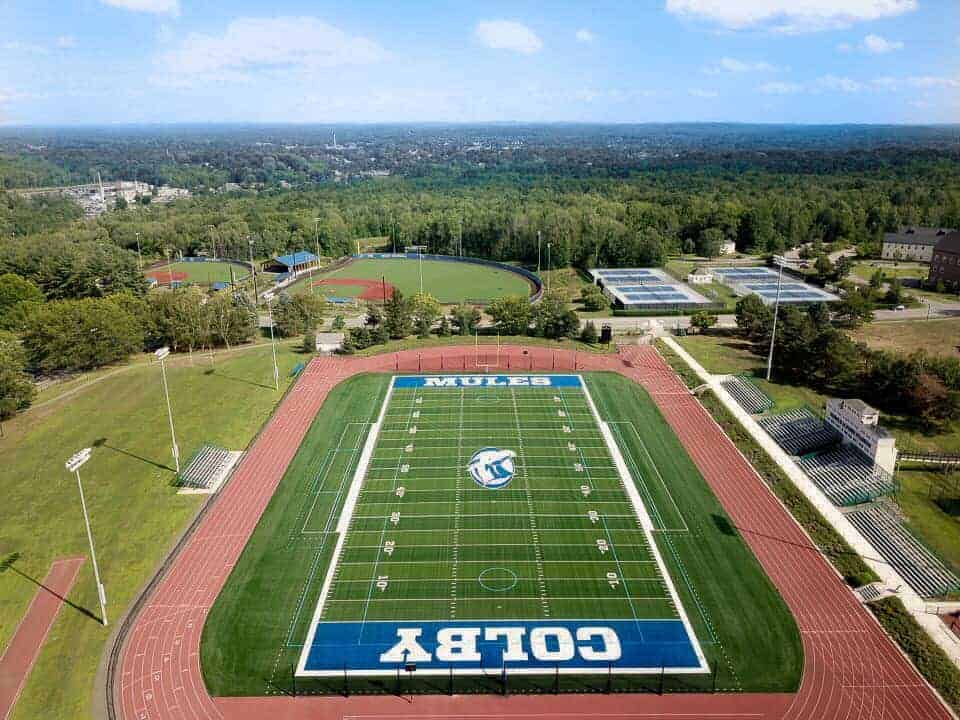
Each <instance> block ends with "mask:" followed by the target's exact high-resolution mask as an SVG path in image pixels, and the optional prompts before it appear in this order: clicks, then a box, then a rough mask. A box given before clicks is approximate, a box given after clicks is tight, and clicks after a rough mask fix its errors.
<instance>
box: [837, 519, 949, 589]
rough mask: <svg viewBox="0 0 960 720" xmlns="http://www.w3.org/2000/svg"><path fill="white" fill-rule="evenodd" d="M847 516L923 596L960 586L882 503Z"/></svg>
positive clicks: (945, 568) (946, 569) (947, 570)
mask: <svg viewBox="0 0 960 720" xmlns="http://www.w3.org/2000/svg"><path fill="white" fill-rule="evenodd" d="M847 518H849V520H850V522H852V523H853V524H854V526H856V528H857V529H858V530H860V532H861V533H863V535H864V536H865V537H866V538H867V539H868V540H869V541H870V544H871V545H873V547H874V549H876V551H877V552H878V553H880V555H881V556H883V559H884V560H886V561H887V562H888V563H890V565H892V566H893V567H894V568H895V569H896V571H897V572H899V573H900V575H901V576H902V577H903V579H904V580H906V581H907V584H908V585H909V586H910V587H911V588H913V589H914V591H915V592H916V593H917V594H918V595H920V597H937V596H940V595H945V594H946V593H948V592H951V591H954V590H957V589H960V578H958V577H957V575H956V574H955V573H954V572H953V571H951V570H950V569H949V568H947V567H946V566H945V565H944V564H943V563H942V562H941V561H940V560H939V559H938V558H937V557H936V556H935V555H934V554H933V553H932V552H930V551H929V550H928V549H927V548H926V547H924V546H923V545H921V544H920V542H919V541H917V539H916V538H915V537H914V536H913V535H912V534H910V532H909V531H908V530H907V529H906V528H905V527H903V525H902V524H901V523H900V520H899V519H898V518H897V516H896V515H895V514H894V513H892V512H891V511H890V510H888V509H887V508H886V507H885V506H883V505H882V504H880V503H875V504H872V505H868V506H865V507H864V508H863V509H858V510H856V511H854V512H851V513H848V514H847Z"/></svg>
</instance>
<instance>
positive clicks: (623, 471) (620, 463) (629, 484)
mask: <svg viewBox="0 0 960 720" xmlns="http://www.w3.org/2000/svg"><path fill="white" fill-rule="evenodd" d="M578 377H579V378H580V386H581V387H582V388H583V394H584V396H585V397H586V398H587V404H588V405H590V412H591V413H593V419H594V422H596V423H597V426H598V427H599V428H600V433H601V434H602V435H603V439H604V440H605V441H606V443H607V449H608V450H609V451H610V455H611V456H612V457H613V463H614V465H616V466H617V470H618V471H619V472H620V480H621V481H622V482H623V489H624V490H625V491H626V493H627V496H628V497H629V498H630V503H631V504H632V505H633V509H634V511H636V513H637V517H639V518H640V525H641V526H642V527H643V534H644V535H646V537H647V543H648V544H649V545H650V552H651V553H653V558H654V560H656V561H657V567H658V568H659V569H660V575H661V577H663V582H664V584H665V585H666V586H667V590H669V592H670V597H671V598H672V599H673V605H674V607H675V608H676V609H677V614H678V615H680V621H681V622H682V623H683V627H684V629H685V630H686V631H687V637H688V638H689V640H690V644H691V645H692V646H693V651H694V653H695V654H696V656H697V660H698V661H699V663H700V667H699V668H698V669H697V670H690V671H689V672H693V673H696V672H704V673H707V672H710V665H709V664H708V663H707V658H706V656H705V655H704V654H703V648H701V647H700V641H699V640H698V639H697V634H696V633H695V632H694V631H693V625H691V624H690V618H688V617H687V611H686V609H685V608H684V607H683V603H682V602H681V601H680V595H679V593H677V588H676V587H675V586H674V584H673V578H671V577H670V571H669V569H668V568H667V565H666V563H665V562H664V561H663V556H662V555H660V549H659V548H658V547H657V541H656V540H654V538H653V521H652V520H651V519H650V514H649V513H648V512H647V508H646V506H645V505H644V504H643V498H641V497H640V492H639V491H638V490H637V486H636V484H635V483H634V482H633V476H632V475H631V474H630V470H629V469H628V468H627V463H626V461H625V460H624V459H623V455H622V454H621V453H620V446H619V445H617V441H616V439H614V437H613V433H612V432H610V426H609V425H608V424H607V423H606V422H605V421H604V420H603V418H601V417H600V413H599V411H598V410H597V406H596V405H595V404H594V402H593V396H592V395H591V394H590V388H588V387H587V381H586V380H585V379H584V377H583V376H582V375H579V376H578ZM674 672H682V671H677V670H674Z"/></svg>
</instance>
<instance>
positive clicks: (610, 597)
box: [297, 375, 710, 677]
mask: <svg viewBox="0 0 960 720" xmlns="http://www.w3.org/2000/svg"><path fill="white" fill-rule="evenodd" d="M344 489H345V497H344V499H343V502H342V509H341V511H340V514H339V517H337V518H336V528H335V529H336V537H337V544H336V547H335V548H334V550H333V559H332V561H331V562H330V564H329V566H328V567H327V569H326V573H325V576H324V579H323V583H322V586H321V588H320V591H319V597H318V600H317V604H316V608H315V611H314V615H313V620H312V622H311V623H310V624H309V630H308V635H307V638H306V641H305V643H304V645H303V648H302V652H301V655H300V659H299V664H298V667H297V675H298V676H300V677H311V676H314V677H324V676H340V675H343V674H345V673H346V674H353V675H392V674H394V673H396V672H397V671H398V668H400V667H403V668H404V669H406V670H408V671H414V670H415V671H416V673H417V674H418V675H419V674H447V673H448V672H451V673H458V674H483V673H488V674H489V673H495V672H498V671H500V670H501V669H506V671H508V672H511V673H513V674H517V673H545V672H549V673H553V672H559V673H577V674H584V673H601V672H602V673H608V672H612V673H632V674H638V673H661V672H664V671H667V672H670V673H673V674H677V673H707V672H710V668H709V667H708V665H707V662H706V659H705V657H704V654H703V652H702V650H701V646H700V643H699V642H698V640H697V637H696V635H695V633H694V630H693V628H692V626H691V623H690V622H689V620H688V617H687V613H686V612H685V610H684V607H683V605H682V603H681V601H680V598H679V596H678V594H677V591H676V588H675V586H674V583H673V581H672V580H671V578H670V575H669V572H668V570H667V567H666V565H665V563H664V560H663V558H662V557H661V556H660V554H659V551H658V550H657V546H656V544H655V543H654V542H653V540H652V535H651V533H652V531H653V530H654V524H653V522H652V521H651V518H650V516H649V515H648V513H647V509H646V508H645V507H644V503H643V500H642V499H641V495H640V493H639V492H638V489H637V487H636V485H635V484H634V481H633V479H632V478H631V475H630V472H629V470H628V465H627V463H626V462H625V460H624V458H623V456H622V455H621V453H620V450H619V448H618V445H617V443H616V441H615V440H614V436H613V434H612V433H611V429H610V426H608V425H606V424H605V423H603V422H602V421H601V419H600V417H599V414H598V412H597V408H596V406H595V405H594V403H593V400H592V398H591V397H590V394H589V391H588V389H587V387H586V384H585V383H584V382H583V380H582V378H581V377H580V376H578V375H484V376H469V375H459V376H397V377H394V378H393V379H392V382H391V384H390V388H389V389H388V391H387V394H386V399H385V400H384V402H383V404H382V407H381V409H380V412H379V416H378V417H377V419H376V421H375V422H374V423H373V427H372V428H371V430H370V432H369V433H368V434H367V436H366V439H365V441H364V444H363V447H362V450H361V452H360V456H359V460H358V462H357V463H356V467H355V470H354V472H353V476H352V479H351V481H350V484H349V488H346V487H345V488H344ZM314 515H316V517H315V516H314ZM302 522H303V524H302V528H301V529H300V532H301V533H304V534H311V533H317V534H318V535H319V534H328V535H329V534H330V532H331V531H332V530H333V529H334V528H332V527H331V522H332V519H331V516H330V515H329V513H322V512H318V513H316V514H314V513H313V512H312V511H308V512H307V513H306V514H305V516H304V517H303V519H302Z"/></svg>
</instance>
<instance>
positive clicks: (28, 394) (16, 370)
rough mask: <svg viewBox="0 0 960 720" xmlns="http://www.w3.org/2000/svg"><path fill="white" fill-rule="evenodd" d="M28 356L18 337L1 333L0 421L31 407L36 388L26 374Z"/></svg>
mask: <svg viewBox="0 0 960 720" xmlns="http://www.w3.org/2000/svg"><path fill="white" fill-rule="evenodd" d="M26 366H27V354H26V352H25V351H24V349H23V347H22V346H21V345H20V342H19V341H18V340H17V338H16V336H15V335H13V334H12V333H8V332H2V331H0V420H6V419H7V418H10V417H13V416H14V415H15V414H16V412H17V411H18V410H23V409H24V408H27V407H29V406H30V403H31V401H32V400H33V394H34V387H33V382H32V380H31V379H30V376H29V375H27V373H26V371H25V370H26Z"/></svg>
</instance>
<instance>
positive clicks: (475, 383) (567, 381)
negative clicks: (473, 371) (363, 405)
mask: <svg viewBox="0 0 960 720" xmlns="http://www.w3.org/2000/svg"><path fill="white" fill-rule="evenodd" d="M393 386H394V387H395V388H421V387H428V388H445V387H449V388H459V387H580V377H579V376H578V375H401V376H399V377H397V378H395V379H394V381H393Z"/></svg>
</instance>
